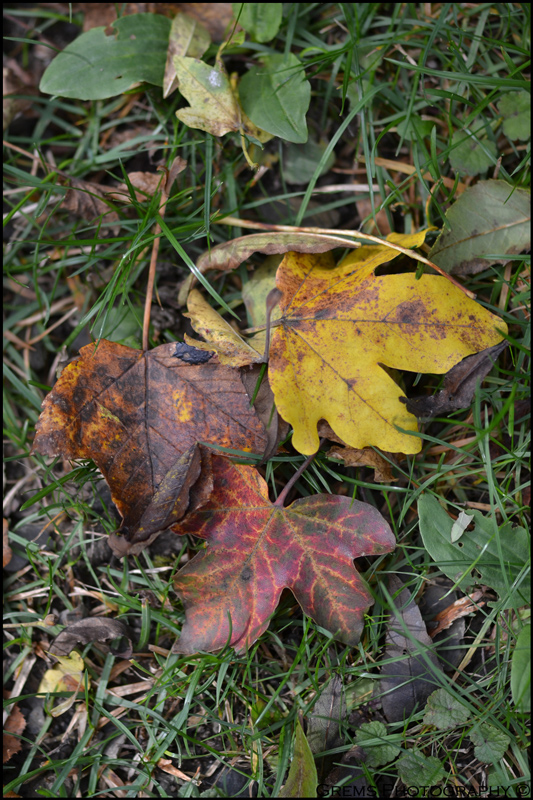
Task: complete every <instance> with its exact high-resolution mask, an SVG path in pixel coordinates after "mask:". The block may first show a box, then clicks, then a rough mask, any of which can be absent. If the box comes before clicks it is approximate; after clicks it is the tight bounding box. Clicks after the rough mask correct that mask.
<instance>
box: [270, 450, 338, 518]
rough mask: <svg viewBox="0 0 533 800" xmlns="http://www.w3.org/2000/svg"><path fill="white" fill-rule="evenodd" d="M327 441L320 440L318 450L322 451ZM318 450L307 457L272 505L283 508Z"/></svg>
mask: <svg viewBox="0 0 533 800" xmlns="http://www.w3.org/2000/svg"><path fill="white" fill-rule="evenodd" d="M325 441H326V440H325V439H321V440H320V442H319V443H318V450H320V448H321V446H322V445H323V444H324V442H325ZM318 450H317V451H316V453H312V454H311V455H310V456H307V458H306V459H305V461H304V462H303V464H300V466H299V468H298V469H297V470H296V472H295V473H294V475H293V476H292V478H289V480H288V481H287V483H286V484H285V486H284V487H283V489H282V490H281V492H280V494H279V497H278V499H277V500H276V502H275V503H273V504H272V505H274V506H277V507H278V508H283V504H284V502H285V500H286V499H287V495H288V494H289V492H290V490H291V489H292V487H293V486H294V484H295V483H296V481H297V480H298V478H299V477H300V476H301V475H302V473H303V472H305V470H306V469H307V467H308V466H309V464H310V463H311V461H312V460H313V459H314V458H315V456H316V454H317V453H318Z"/></svg>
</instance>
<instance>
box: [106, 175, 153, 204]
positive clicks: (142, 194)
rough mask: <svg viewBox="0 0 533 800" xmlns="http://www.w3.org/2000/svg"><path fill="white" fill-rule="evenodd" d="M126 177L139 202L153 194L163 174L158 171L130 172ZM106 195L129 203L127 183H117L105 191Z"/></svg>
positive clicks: (129, 196)
mask: <svg viewBox="0 0 533 800" xmlns="http://www.w3.org/2000/svg"><path fill="white" fill-rule="evenodd" d="M128 178H129V180H130V182H131V185H132V186H133V188H134V189H135V197H136V198H137V200H138V201H139V203H142V201H143V200H146V198H147V196H148V197H150V196H151V195H153V194H155V193H156V192H157V190H158V188H159V187H160V185H161V184H162V183H163V181H164V176H162V175H161V173H160V172H130V173H128ZM106 197H109V198H110V199H111V200H120V202H122V203H131V195H130V190H129V187H128V184H127V183H119V184H118V186H115V187H114V188H113V189H111V190H110V191H108V192H106Z"/></svg>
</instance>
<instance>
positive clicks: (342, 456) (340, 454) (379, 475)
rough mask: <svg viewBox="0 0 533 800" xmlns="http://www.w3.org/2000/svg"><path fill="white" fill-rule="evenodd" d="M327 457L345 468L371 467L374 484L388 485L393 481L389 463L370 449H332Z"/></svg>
mask: <svg viewBox="0 0 533 800" xmlns="http://www.w3.org/2000/svg"><path fill="white" fill-rule="evenodd" d="M327 456H328V457H329V458H335V459H337V460H341V461H342V462H343V463H344V466H345V467H371V468H372V469H373V470H374V480H375V482H376V483H390V481H393V480H394V475H393V474H392V469H391V465H390V464H389V462H388V461H387V460H386V459H385V458H383V456H382V455H380V453H378V452H376V450H373V449H372V448H371V447H363V449H362V450H358V449H357V448H355V447H332V448H330V449H329V450H328V452H327Z"/></svg>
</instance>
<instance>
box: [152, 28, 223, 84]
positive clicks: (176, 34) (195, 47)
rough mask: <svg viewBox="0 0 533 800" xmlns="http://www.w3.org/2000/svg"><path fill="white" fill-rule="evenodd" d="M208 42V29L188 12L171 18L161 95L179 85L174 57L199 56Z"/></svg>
mask: <svg viewBox="0 0 533 800" xmlns="http://www.w3.org/2000/svg"><path fill="white" fill-rule="evenodd" d="M210 44H211V37H210V36H209V31H208V30H207V29H206V28H204V26H203V25H201V24H200V22H198V20H197V19H195V18H194V17H192V16H191V15H190V14H184V13H178V14H176V16H175V17H174V19H173V20H172V26H171V28H170V37H169V40H168V50H167V63H166V66H165V77H164V79H163V97H168V96H169V95H171V94H172V92H174V91H175V90H176V89H177V88H178V87H179V81H178V78H177V75H176V67H175V66H174V58H175V57H176V56H189V57H190V58H201V57H202V56H203V54H204V53H205V51H206V50H207V48H208V47H209V45H210Z"/></svg>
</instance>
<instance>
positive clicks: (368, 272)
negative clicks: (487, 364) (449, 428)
mask: <svg viewBox="0 0 533 800" xmlns="http://www.w3.org/2000/svg"><path fill="white" fill-rule="evenodd" d="M406 238H409V237H406ZM400 240H401V237H396V238H395V241H396V243H400V244H403V242H401V241H400ZM391 258H393V255H392V254H391V253H390V251H389V253H387V252H386V246H378V247H371V246H365V247H361V248H359V250H357V251H355V252H353V253H350V255H349V256H347V257H346V258H345V259H344V260H343V261H342V263H341V264H339V266H337V267H336V266H335V264H334V261H333V256H332V254H331V253H324V254H322V255H316V254H313V255H307V254H304V253H294V252H291V253H288V254H287V255H286V256H285V258H284V259H283V261H282V263H281V264H280V266H279V268H278V272H277V286H278V288H279V289H281V291H282V292H283V296H282V299H281V302H280V308H281V311H282V317H281V318H280V320H278V321H277V322H276V325H277V327H276V328H275V329H274V332H273V336H272V346H271V349H270V362H269V371H268V374H269V381H270V385H271V387H272V390H273V392H274V397H275V400H276V406H277V408H278V411H279V413H280V414H281V416H282V417H283V418H284V419H285V420H287V422H289V423H290V424H291V425H292V426H293V428H294V435H293V445H294V447H295V448H296V449H297V450H298V451H299V452H300V453H305V454H311V453H314V452H316V450H317V449H318V442H319V439H318V434H317V423H318V421H319V420H320V419H322V418H323V419H325V420H327V422H329V424H330V425H331V427H332V428H333V430H334V431H335V433H336V434H337V435H338V436H339V437H340V438H341V439H342V441H344V442H345V443H346V444H347V445H349V446H351V447H356V448H363V447H366V446H368V445H374V446H376V447H379V448H381V449H382V450H385V451H389V452H395V453H397V452H403V453H417V452H419V450H420V448H421V440H420V438H418V437H416V436H413V435H409V434H410V433H413V432H415V431H417V421H416V418H415V417H414V416H413V415H412V414H411V413H409V411H408V409H407V408H406V406H405V405H404V404H402V403H401V402H400V398H401V397H402V396H403V392H402V390H401V389H400V387H399V386H398V385H397V384H396V383H395V381H394V380H393V379H392V378H391V377H390V375H389V374H388V372H387V370H386V368H391V369H401V370H409V371H411V372H430V373H436V374H442V373H445V372H447V371H448V370H449V369H451V368H452V367H453V366H454V364H457V363H458V362H459V361H461V359H463V358H464V357H465V356H468V355H471V354H472V353H477V352H478V351H480V350H484V349H485V348H487V347H491V346H493V345H495V344H497V343H498V342H500V341H501V340H502V338H503V335H502V334H503V333H505V332H506V330H507V326H506V324H505V322H503V320H501V319H499V318H498V317H496V316H494V315H493V314H491V313H490V312H489V311H487V310H486V309H485V308H483V306H481V305H480V304H479V303H476V302H474V301H473V300H470V299H469V298H468V297H466V295H465V294H464V293H463V292H462V291H461V290H460V289H458V288H457V287H456V286H454V285H453V284H451V283H450V282H449V281H448V280H447V279H446V278H443V277H441V276H438V275H422V277H421V278H420V280H417V279H416V276H415V274H414V273H412V274H411V273H405V274H401V275H383V276H376V275H375V268H376V266H378V265H379V264H380V263H384V262H385V261H390V260H391ZM400 429H403V430H400ZM404 431H405V432H404Z"/></svg>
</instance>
